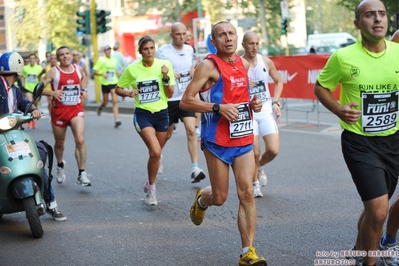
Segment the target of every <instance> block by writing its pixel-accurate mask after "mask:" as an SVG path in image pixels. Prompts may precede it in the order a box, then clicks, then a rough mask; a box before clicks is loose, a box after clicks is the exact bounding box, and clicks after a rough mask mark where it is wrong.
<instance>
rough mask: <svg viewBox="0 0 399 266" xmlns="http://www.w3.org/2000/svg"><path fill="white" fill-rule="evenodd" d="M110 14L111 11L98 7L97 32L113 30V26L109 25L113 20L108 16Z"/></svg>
mask: <svg viewBox="0 0 399 266" xmlns="http://www.w3.org/2000/svg"><path fill="white" fill-rule="evenodd" d="M109 15H111V11H106V10H97V9H96V23H97V33H105V32H107V31H109V30H112V28H111V27H109V26H108V25H107V24H108V23H110V22H111V19H109V18H107V16H109Z"/></svg>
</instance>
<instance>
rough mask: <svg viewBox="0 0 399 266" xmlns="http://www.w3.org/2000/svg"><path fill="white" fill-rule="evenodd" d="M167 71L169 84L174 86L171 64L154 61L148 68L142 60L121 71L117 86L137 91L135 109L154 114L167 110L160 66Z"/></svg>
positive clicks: (159, 60)
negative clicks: (164, 67)
mask: <svg viewBox="0 0 399 266" xmlns="http://www.w3.org/2000/svg"><path fill="white" fill-rule="evenodd" d="M163 65H165V66H166V67H167V68H168V69H169V72H168V76H169V78H170V81H169V84H170V85H171V86H173V85H175V84H176V82H175V74H174V72H173V67H172V64H171V63H170V62H169V61H167V60H161V59H157V58H155V59H154V63H153V64H152V66H150V67H145V66H144V65H143V62H142V60H140V61H138V62H135V63H132V64H130V65H128V66H127V67H126V68H125V70H124V71H123V74H122V76H121V77H120V79H119V81H118V83H117V86H118V87H121V88H130V86H132V87H133V89H138V90H139V93H138V95H137V96H136V98H135V105H136V108H140V109H144V110H147V111H149V112H152V113H155V112H159V111H161V110H164V109H166V108H168V97H167V96H166V94H165V88H164V86H163V82H162V70H161V69H162V66H163Z"/></svg>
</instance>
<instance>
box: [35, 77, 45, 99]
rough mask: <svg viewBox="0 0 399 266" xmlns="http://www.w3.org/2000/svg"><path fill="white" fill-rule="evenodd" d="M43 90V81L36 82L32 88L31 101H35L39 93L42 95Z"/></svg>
mask: <svg viewBox="0 0 399 266" xmlns="http://www.w3.org/2000/svg"><path fill="white" fill-rule="evenodd" d="M43 90H44V84H43V82H39V83H37V84H36V86H35V88H34V89H33V102H35V101H36V100H37V99H38V98H39V97H40V95H42V93H43Z"/></svg>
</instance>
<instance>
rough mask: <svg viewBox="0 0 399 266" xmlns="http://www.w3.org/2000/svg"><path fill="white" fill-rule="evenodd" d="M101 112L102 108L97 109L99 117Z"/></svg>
mask: <svg viewBox="0 0 399 266" xmlns="http://www.w3.org/2000/svg"><path fill="white" fill-rule="evenodd" d="M101 111H102V110H101V107H98V108H97V115H98V116H100V115H101Z"/></svg>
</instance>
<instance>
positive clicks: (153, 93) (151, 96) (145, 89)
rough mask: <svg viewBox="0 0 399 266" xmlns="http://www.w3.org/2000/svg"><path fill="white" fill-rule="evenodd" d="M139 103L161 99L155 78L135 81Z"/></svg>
mask: <svg viewBox="0 0 399 266" xmlns="http://www.w3.org/2000/svg"><path fill="white" fill-rule="evenodd" d="M137 88H138V90H139V94H138V97H139V103H141V104H145V103H152V102H156V101H159V100H160V99H161V93H160V89H159V88H160V87H159V82H158V80H157V79H154V80H147V81H139V82H137Z"/></svg>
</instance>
